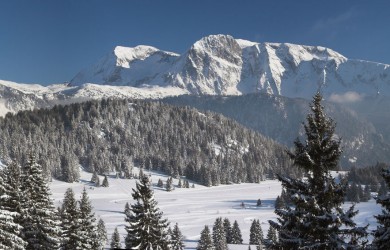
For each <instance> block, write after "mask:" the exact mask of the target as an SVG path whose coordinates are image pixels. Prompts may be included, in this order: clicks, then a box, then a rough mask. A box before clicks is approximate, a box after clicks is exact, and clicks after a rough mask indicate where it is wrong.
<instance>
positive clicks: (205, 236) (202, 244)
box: [196, 226, 215, 250]
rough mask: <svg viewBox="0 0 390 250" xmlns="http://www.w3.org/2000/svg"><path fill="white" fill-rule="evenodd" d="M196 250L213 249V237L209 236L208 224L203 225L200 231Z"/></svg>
mask: <svg viewBox="0 0 390 250" xmlns="http://www.w3.org/2000/svg"><path fill="white" fill-rule="evenodd" d="M196 250H215V247H214V242H213V238H212V237H211V234H210V229H209V227H208V226H204V229H203V230H202V232H201V233H200V239H199V241H198V246H197V247H196Z"/></svg>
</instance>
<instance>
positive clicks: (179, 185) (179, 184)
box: [177, 179, 183, 188]
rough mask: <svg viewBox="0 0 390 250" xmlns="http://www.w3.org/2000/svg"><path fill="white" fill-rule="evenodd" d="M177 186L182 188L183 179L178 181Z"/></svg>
mask: <svg viewBox="0 0 390 250" xmlns="http://www.w3.org/2000/svg"><path fill="white" fill-rule="evenodd" d="M177 187H178V188H182V187H183V183H182V181H181V179H179V182H178V183H177Z"/></svg>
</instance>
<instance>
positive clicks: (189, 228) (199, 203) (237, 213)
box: [50, 170, 381, 250]
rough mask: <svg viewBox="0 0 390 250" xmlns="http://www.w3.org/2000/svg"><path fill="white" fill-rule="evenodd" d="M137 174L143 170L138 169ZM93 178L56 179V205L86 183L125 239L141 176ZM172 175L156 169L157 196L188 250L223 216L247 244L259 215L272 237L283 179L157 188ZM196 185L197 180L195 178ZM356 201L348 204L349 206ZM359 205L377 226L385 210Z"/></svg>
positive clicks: (360, 218) (363, 220)
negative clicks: (96, 183) (96, 182)
mask: <svg viewBox="0 0 390 250" xmlns="http://www.w3.org/2000/svg"><path fill="white" fill-rule="evenodd" d="M134 172H135V173H138V171H137V170H135V171H134ZM146 173H147V174H148V173H149V172H146ZM91 177H92V174H90V173H87V172H84V171H82V172H81V178H80V179H81V180H80V182H78V183H65V182H61V181H57V180H53V181H52V182H51V183H50V188H51V191H52V197H53V198H54V200H55V204H56V205H57V206H59V205H60V204H61V201H62V199H63V197H64V193H65V191H66V189H67V188H69V187H70V188H72V189H73V190H74V192H75V194H76V198H78V199H79V198H80V196H81V191H82V189H83V188H84V187H86V188H87V191H88V194H89V198H90V200H91V201H92V205H93V207H94V211H95V213H96V217H97V218H98V219H99V218H102V219H103V220H104V222H105V224H106V228H107V234H108V238H109V240H110V238H111V234H112V233H113V231H114V229H115V227H118V230H119V233H120V234H121V236H122V239H124V237H125V236H126V231H125V229H124V227H125V225H126V222H125V221H124V214H123V211H124V207H125V204H126V202H129V203H130V204H131V203H132V202H133V199H132V196H131V193H132V188H135V183H136V180H126V179H116V178H114V177H112V178H109V187H108V188H104V187H100V188H95V187H93V186H92V185H91V183H90V182H89V181H90V180H91ZM167 177H168V176H166V175H163V174H159V173H155V172H153V173H152V180H153V183H154V186H153V188H154V192H155V198H156V200H157V201H158V206H159V208H160V209H161V210H162V211H163V213H164V217H165V218H168V220H169V221H170V222H171V225H174V223H178V224H179V228H180V230H181V231H182V233H183V235H184V236H185V239H186V240H185V245H186V249H195V247H196V245H197V241H198V240H199V237H200V232H201V230H202V229H203V227H204V225H209V227H210V228H212V226H213V224H214V221H215V219H216V218H217V217H223V218H225V217H227V218H229V219H230V221H231V223H233V222H234V220H237V222H238V224H239V226H240V229H241V233H242V235H243V240H244V243H245V244H248V242H249V228H250V226H251V223H252V220H253V219H259V220H260V223H261V226H262V229H263V232H264V236H266V234H267V230H268V227H269V225H268V220H275V219H276V215H275V214H274V201H275V199H276V197H277V196H278V195H280V193H281V185H280V182H278V181H275V180H267V181H264V182H261V183H260V184H251V183H244V184H235V185H221V186H218V187H204V186H201V185H198V184H196V183H195V188H189V189H186V188H176V189H175V190H174V191H172V192H166V191H165V190H164V189H161V188H158V187H156V186H155V184H156V183H157V181H158V179H159V178H161V179H162V180H163V181H164V182H165V181H166V179H167ZM100 179H101V181H102V180H103V177H102V176H101V177H100ZM177 183H178V180H174V184H175V185H177ZM191 185H192V182H190V186H191ZM259 198H260V199H261V201H262V206H261V207H257V206H256V202H257V200H258V199H259ZM242 202H243V203H244V205H245V207H244V208H243V207H242V206H241V204H242ZM350 205H351V204H346V205H345V206H346V207H348V206H350ZM356 208H357V209H358V210H360V212H359V214H358V215H357V216H356V221H357V222H358V224H359V225H366V224H368V223H369V224H370V227H369V229H370V230H372V229H374V228H376V221H375V218H374V217H373V215H375V214H379V213H380V211H381V210H380V207H379V206H378V205H376V204H375V201H374V200H373V199H371V200H370V201H369V202H366V203H360V204H357V205H356ZM108 243H109V242H108ZM122 243H123V241H122ZM107 247H108V245H107ZM229 249H232V250H235V249H248V246H247V245H242V246H237V245H230V246H229Z"/></svg>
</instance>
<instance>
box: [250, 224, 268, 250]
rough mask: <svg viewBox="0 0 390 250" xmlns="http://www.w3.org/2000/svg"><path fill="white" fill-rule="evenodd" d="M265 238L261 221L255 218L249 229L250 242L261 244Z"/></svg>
mask: <svg viewBox="0 0 390 250" xmlns="http://www.w3.org/2000/svg"><path fill="white" fill-rule="evenodd" d="M263 240H264V234H263V230H262V229H261V226H260V221H259V220H256V219H254V220H253V222H252V225H251V227H250V229H249V244H252V245H261V244H262V242H263Z"/></svg>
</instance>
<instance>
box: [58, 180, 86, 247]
mask: <svg viewBox="0 0 390 250" xmlns="http://www.w3.org/2000/svg"><path fill="white" fill-rule="evenodd" d="M60 215H61V221H62V228H63V234H62V237H63V242H62V248H63V249H64V250H72V249H81V248H82V242H81V241H82V238H81V237H82V233H83V232H81V225H80V222H81V219H80V211H79V207H78V205H77V201H76V198H75V194H74V192H73V190H72V189H71V188H68V189H67V190H66V192H65V194H64V200H63V202H62V207H61V213H60Z"/></svg>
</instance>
